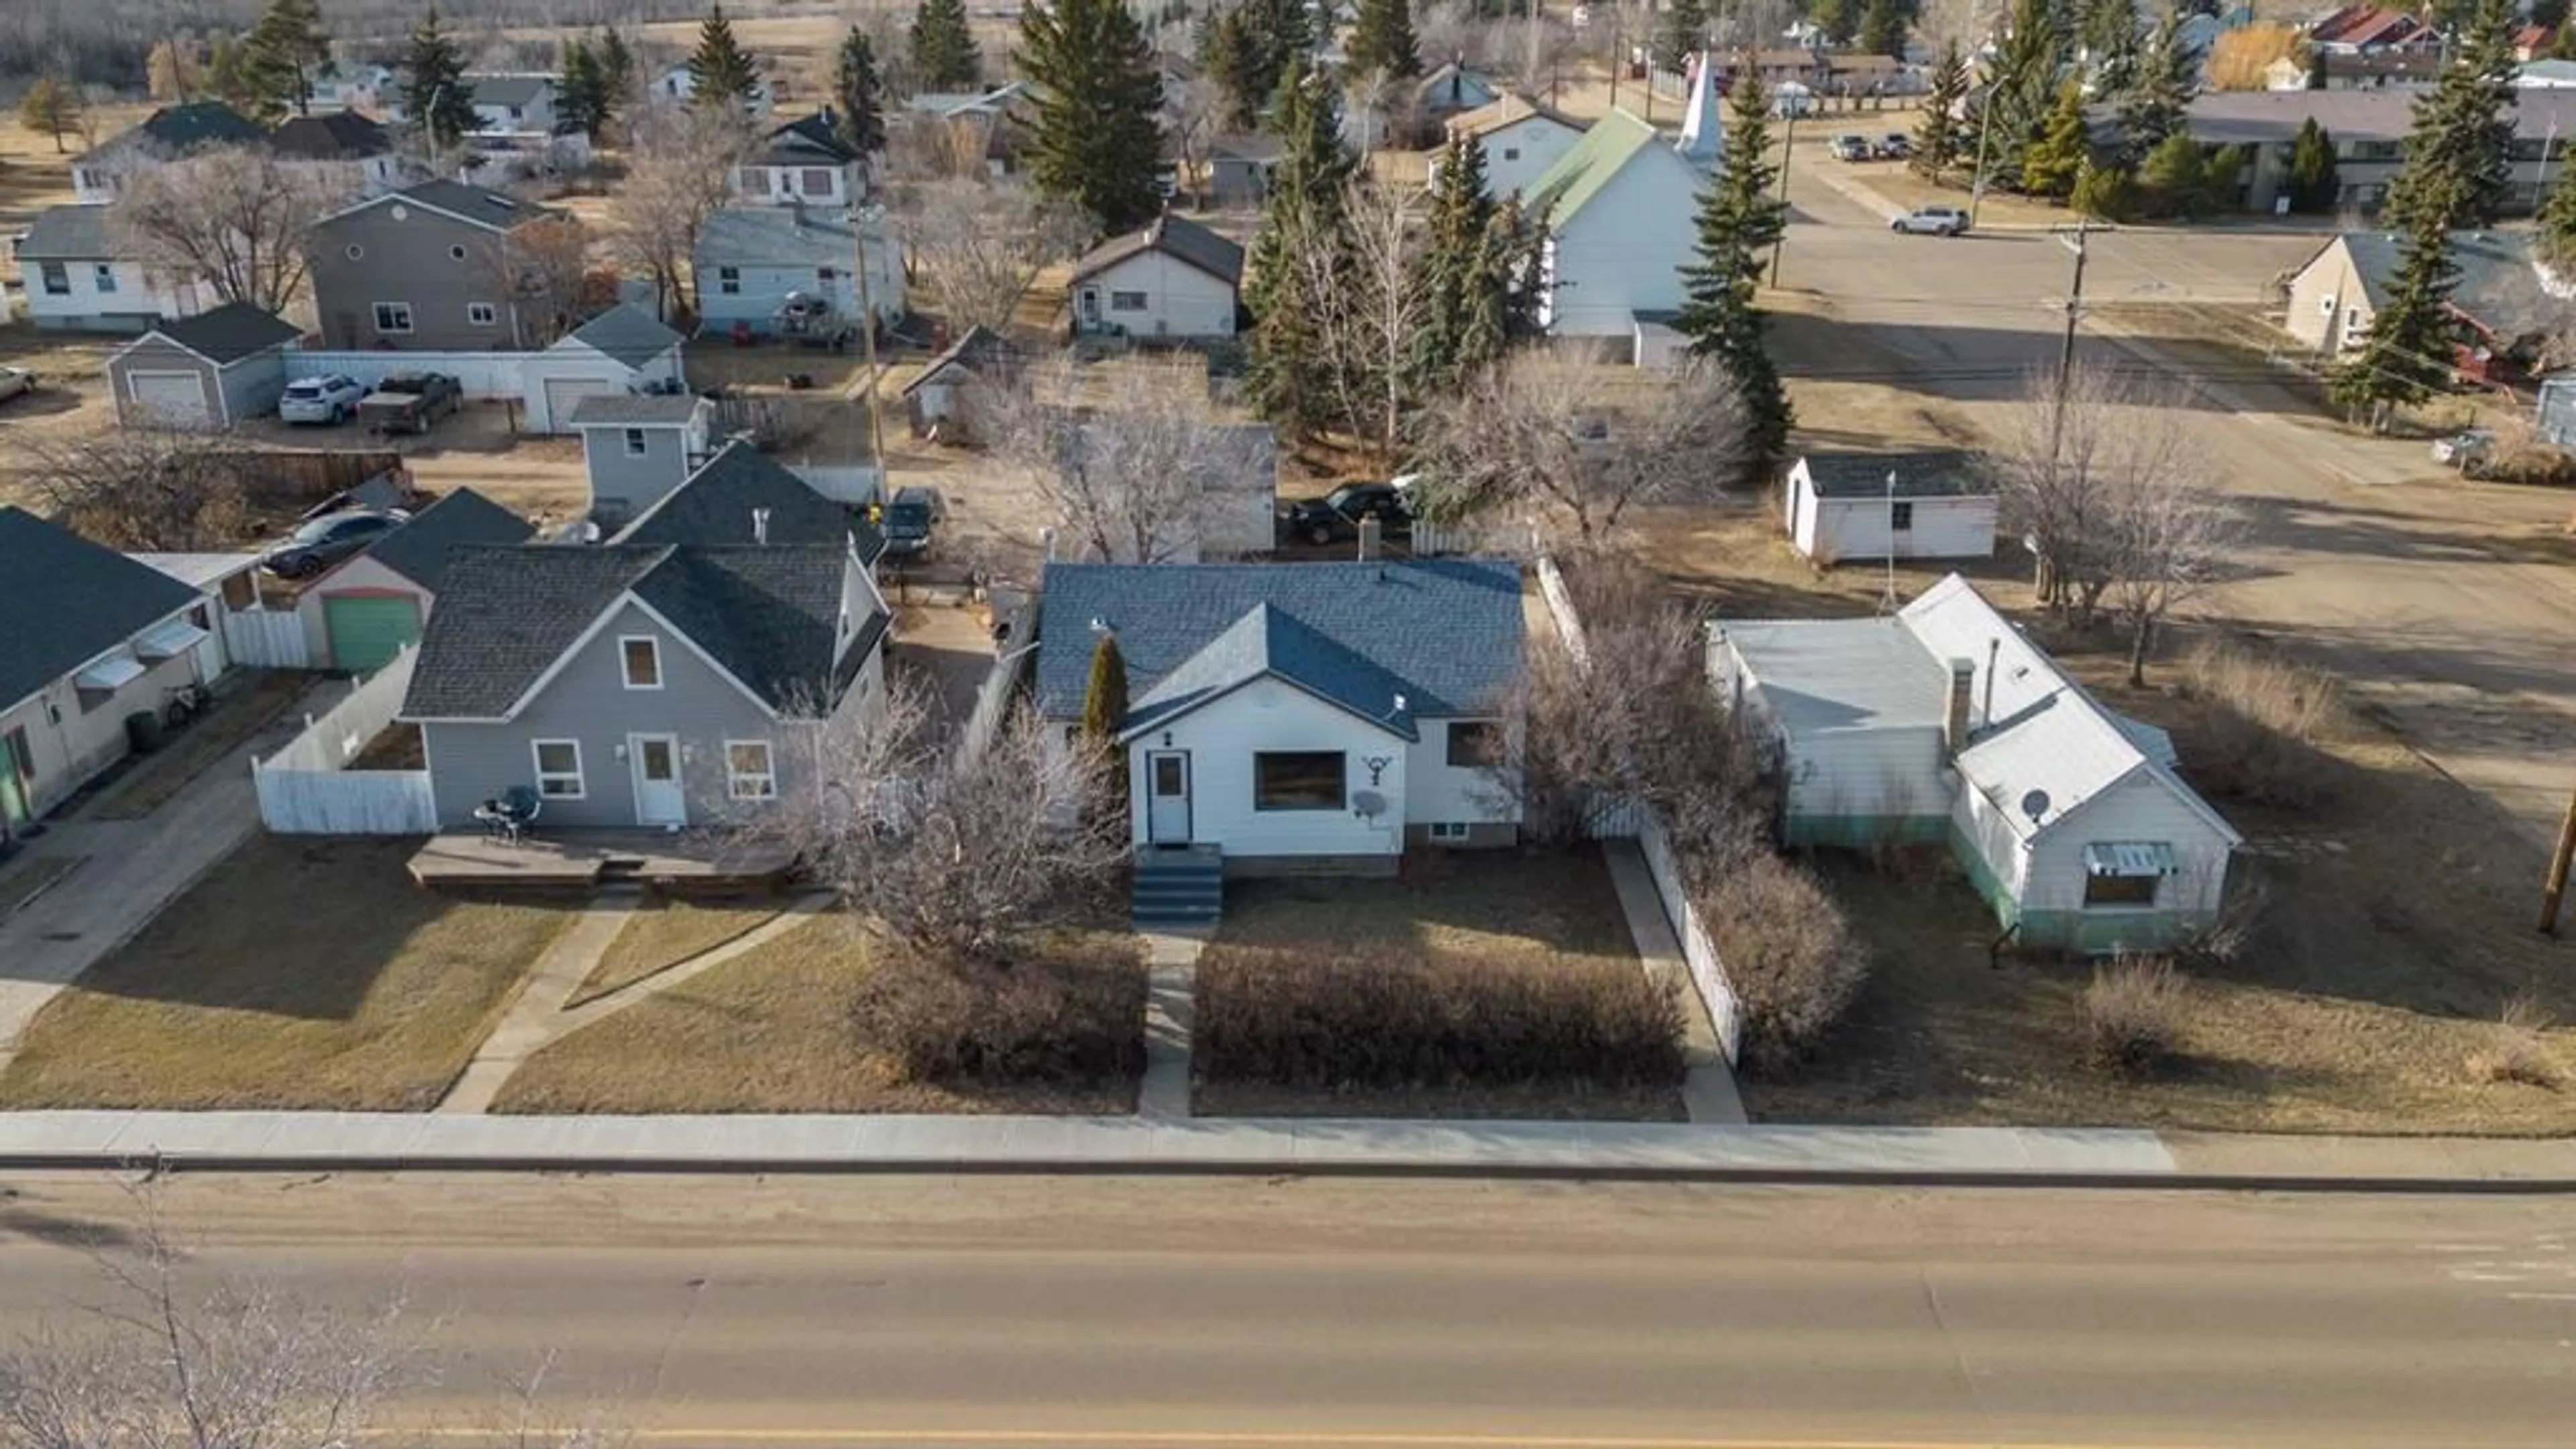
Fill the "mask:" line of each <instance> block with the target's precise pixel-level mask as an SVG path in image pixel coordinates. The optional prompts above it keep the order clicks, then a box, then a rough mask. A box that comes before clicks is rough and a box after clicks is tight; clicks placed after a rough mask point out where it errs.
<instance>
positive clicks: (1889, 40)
mask: <svg viewBox="0 0 2576 1449" xmlns="http://www.w3.org/2000/svg"><path fill="white" fill-rule="evenodd" d="M1913 28H1914V3H1913V0H1869V4H1868V5H1867V6H1865V7H1863V8H1862V10H1861V12H1860V34H1859V35H1858V36H1857V37H1856V41H1855V43H1856V44H1858V45H1859V46H1860V48H1861V49H1862V50H1863V51H1865V52H1867V53H1868V54H1871V55H1885V56H1898V57H1901V56H1903V55H1904V54H1905V35H1906V32H1907V31H1909V30H1912V29H1913Z"/></svg>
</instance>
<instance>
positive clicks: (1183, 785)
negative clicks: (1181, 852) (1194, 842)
mask: <svg viewBox="0 0 2576 1449" xmlns="http://www.w3.org/2000/svg"><path fill="white" fill-rule="evenodd" d="M1145 794H1146V797H1147V798H1146V807H1145V838H1146V839H1147V840H1148V841H1151V842H1152V843H1154V844H1156V845H1187V844H1189V843H1190V752H1189V751H1187V750H1151V751H1148V752H1147V753H1146V755H1145Z"/></svg>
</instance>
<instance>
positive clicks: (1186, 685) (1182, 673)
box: [1125, 603, 1421, 740]
mask: <svg viewBox="0 0 2576 1449" xmlns="http://www.w3.org/2000/svg"><path fill="white" fill-rule="evenodd" d="M1265 676H1267V677H1272V678H1277V679H1284V680H1286V681H1287V682H1288V683H1290V684H1293V685H1295V686H1297V687H1298V688H1300V689H1303V690H1305V691H1306V692H1307V693H1308V694H1311V695H1314V696H1315V697H1316V698H1318V699H1321V700H1323V701H1325V702H1326V703H1328V704H1334V705H1338V706H1340V707H1341V708H1343V709H1345V710H1348V711H1349V712H1350V713H1352V714H1355V715H1357V716H1359V717H1360V718H1362V719H1364V720H1367V721H1369V722H1370V723H1372V724H1375V725H1378V726H1380V727H1381V728H1384V729H1386V730H1388V731H1391V732H1392V733H1395V734H1398V735H1402V736H1403V737H1404V738H1406V739H1409V740H1410V739H1419V738H1420V737H1421V735H1420V732H1419V731H1417V730H1416V729H1415V728H1414V724H1413V708H1412V706H1413V705H1414V701H1413V699H1412V697H1411V695H1410V693H1409V692H1408V690H1407V688H1406V685H1405V682H1404V681H1403V680H1401V679H1398V678H1397V677H1395V676H1394V675H1392V674H1390V673H1388V672H1387V671H1386V670H1385V669H1383V668H1381V667H1379V666H1378V665H1377V664H1376V663H1375V662H1374V661H1372V660H1368V659H1364V658H1362V657H1360V656H1359V655H1358V654H1356V653H1354V652H1352V651H1351V650H1350V649H1348V648H1346V647H1344V646H1343V645H1342V644H1341V642H1340V641H1338V640H1335V639H1331V638H1327V637H1326V636H1325V635H1324V634H1322V633H1321V632H1320V631H1318V630H1316V629H1314V628H1312V627H1310V626H1308V625H1307V624H1304V623H1302V622H1300V621H1299V620H1298V619H1297V618H1296V617H1295V616H1294V615H1291V614H1288V613H1285V612H1283V611H1281V610H1280V609H1278V608H1276V607H1274V606H1272V605H1270V604H1267V603H1262V604H1255V605H1253V606H1252V611H1251V612H1250V613H1247V614H1245V615H1244V616H1243V617H1242V618H1240V619H1237V620H1235V621H1234V623H1233V624H1232V625H1231V626H1229V627H1228V628H1227V629H1226V630H1225V632H1223V633H1221V634H1219V635H1217V636H1216V637H1215V638H1214V639H1211V640H1209V641H1208V642H1207V645H1206V647H1204V648H1202V649H1200V650H1199V652H1197V653H1196V654H1193V655H1191V656H1190V657H1189V658H1187V659H1185V660H1183V661H1182V662H1181V664H1180V666H1179V667H1178V668H1176V669H1174V670H1173V671H1172V672H1171V673H1169V674H1166V675H1164V676H1163V677H1162V678H1161V679H1159V680H1156V681H1155V683H1154V687H1153V688H1152V689H1149V690H1147V691H1146V692H1145V694H1144V697H1143V698H1141V699H1138V700H1137V701H1136V702H1135V703H1134V705H1133V706H1132V707H1130V708H1129V709H1128V711H1127V721H1126V725H1125V728H1126V729H1127V730H1130V731H1134V730H1141V729H1149V728H1151V727H1152V726H1154V725H1155V724H1157V723H1159V722H1161V721H1163V720H1165V719H1169V718H1172V717H1174V716H1177V715H1182V714H1187V713H1188V712H1190V711H1191V710H1193V709H1196V708H1198V707H1199V706H1200V705H1202V704H1205V703H1207V702H1208V701H1210V700H1212V699H1215V698H1216V697H1217V696H1219V695H1222V694H1226V693H1228V692H1230V691H1232V690H1234V689H1237V688H1239V687H1241V686H1243V685H1246V684H1250V683H1251V682H1252V681H1254V680H1256V679H1260V678H1263V677H1265ZM1398 698H1403V699H1404V701H1405V703H1406V705H1407V706H1408V708H1406V709H1404V710H1401V711H1399V710H1397V709H1396V707H1395V701H1396V700H1397V699H1398Z"/></svg>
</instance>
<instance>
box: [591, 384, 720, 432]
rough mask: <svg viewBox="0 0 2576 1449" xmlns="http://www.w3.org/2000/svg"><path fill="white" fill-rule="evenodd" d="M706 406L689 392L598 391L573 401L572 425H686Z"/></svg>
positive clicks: (672, 426)
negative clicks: (575, 401)
mask: <svg viewBox="0 0 2576 1449" xmlns="http://www.w3.org/2000/svg"><path fill="white" fill-rule="evenodd" d="M704 406H706V402H705V400H704V399H702V398H697V397H692V396H690V395H689V394H687V393H660V392H604V393H595V394H593V395H591V396H589V397H586V398H583V399H582V400H581V401H579V402H577V403H574V404H573V405H572V425H573V426H574V427H576V428H677V427H684V426H686V425H687V424H688V422H689V420H690V419H692V418H694V417H696V416H697V415H698V409H699V408H701V407H704Z"/></svg>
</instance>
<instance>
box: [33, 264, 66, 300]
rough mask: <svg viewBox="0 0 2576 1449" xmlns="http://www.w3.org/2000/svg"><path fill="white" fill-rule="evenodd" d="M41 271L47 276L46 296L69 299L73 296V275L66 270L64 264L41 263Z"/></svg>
mask: <svg viewBox="0 0 2576 1449" xmlns="http://www.w3.org/2000/svg"><path fill="white" fill-rule="evenodd" d="M39 270H41V271H42V272H43V273H44V274H45V295H46V296H48V297H68V296H70V295H71V294H72V275H71V273H70V272H68V271H66V270H64V268H63V264H62V263H60V262H44V263H40V264H39Z"/></svg>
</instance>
